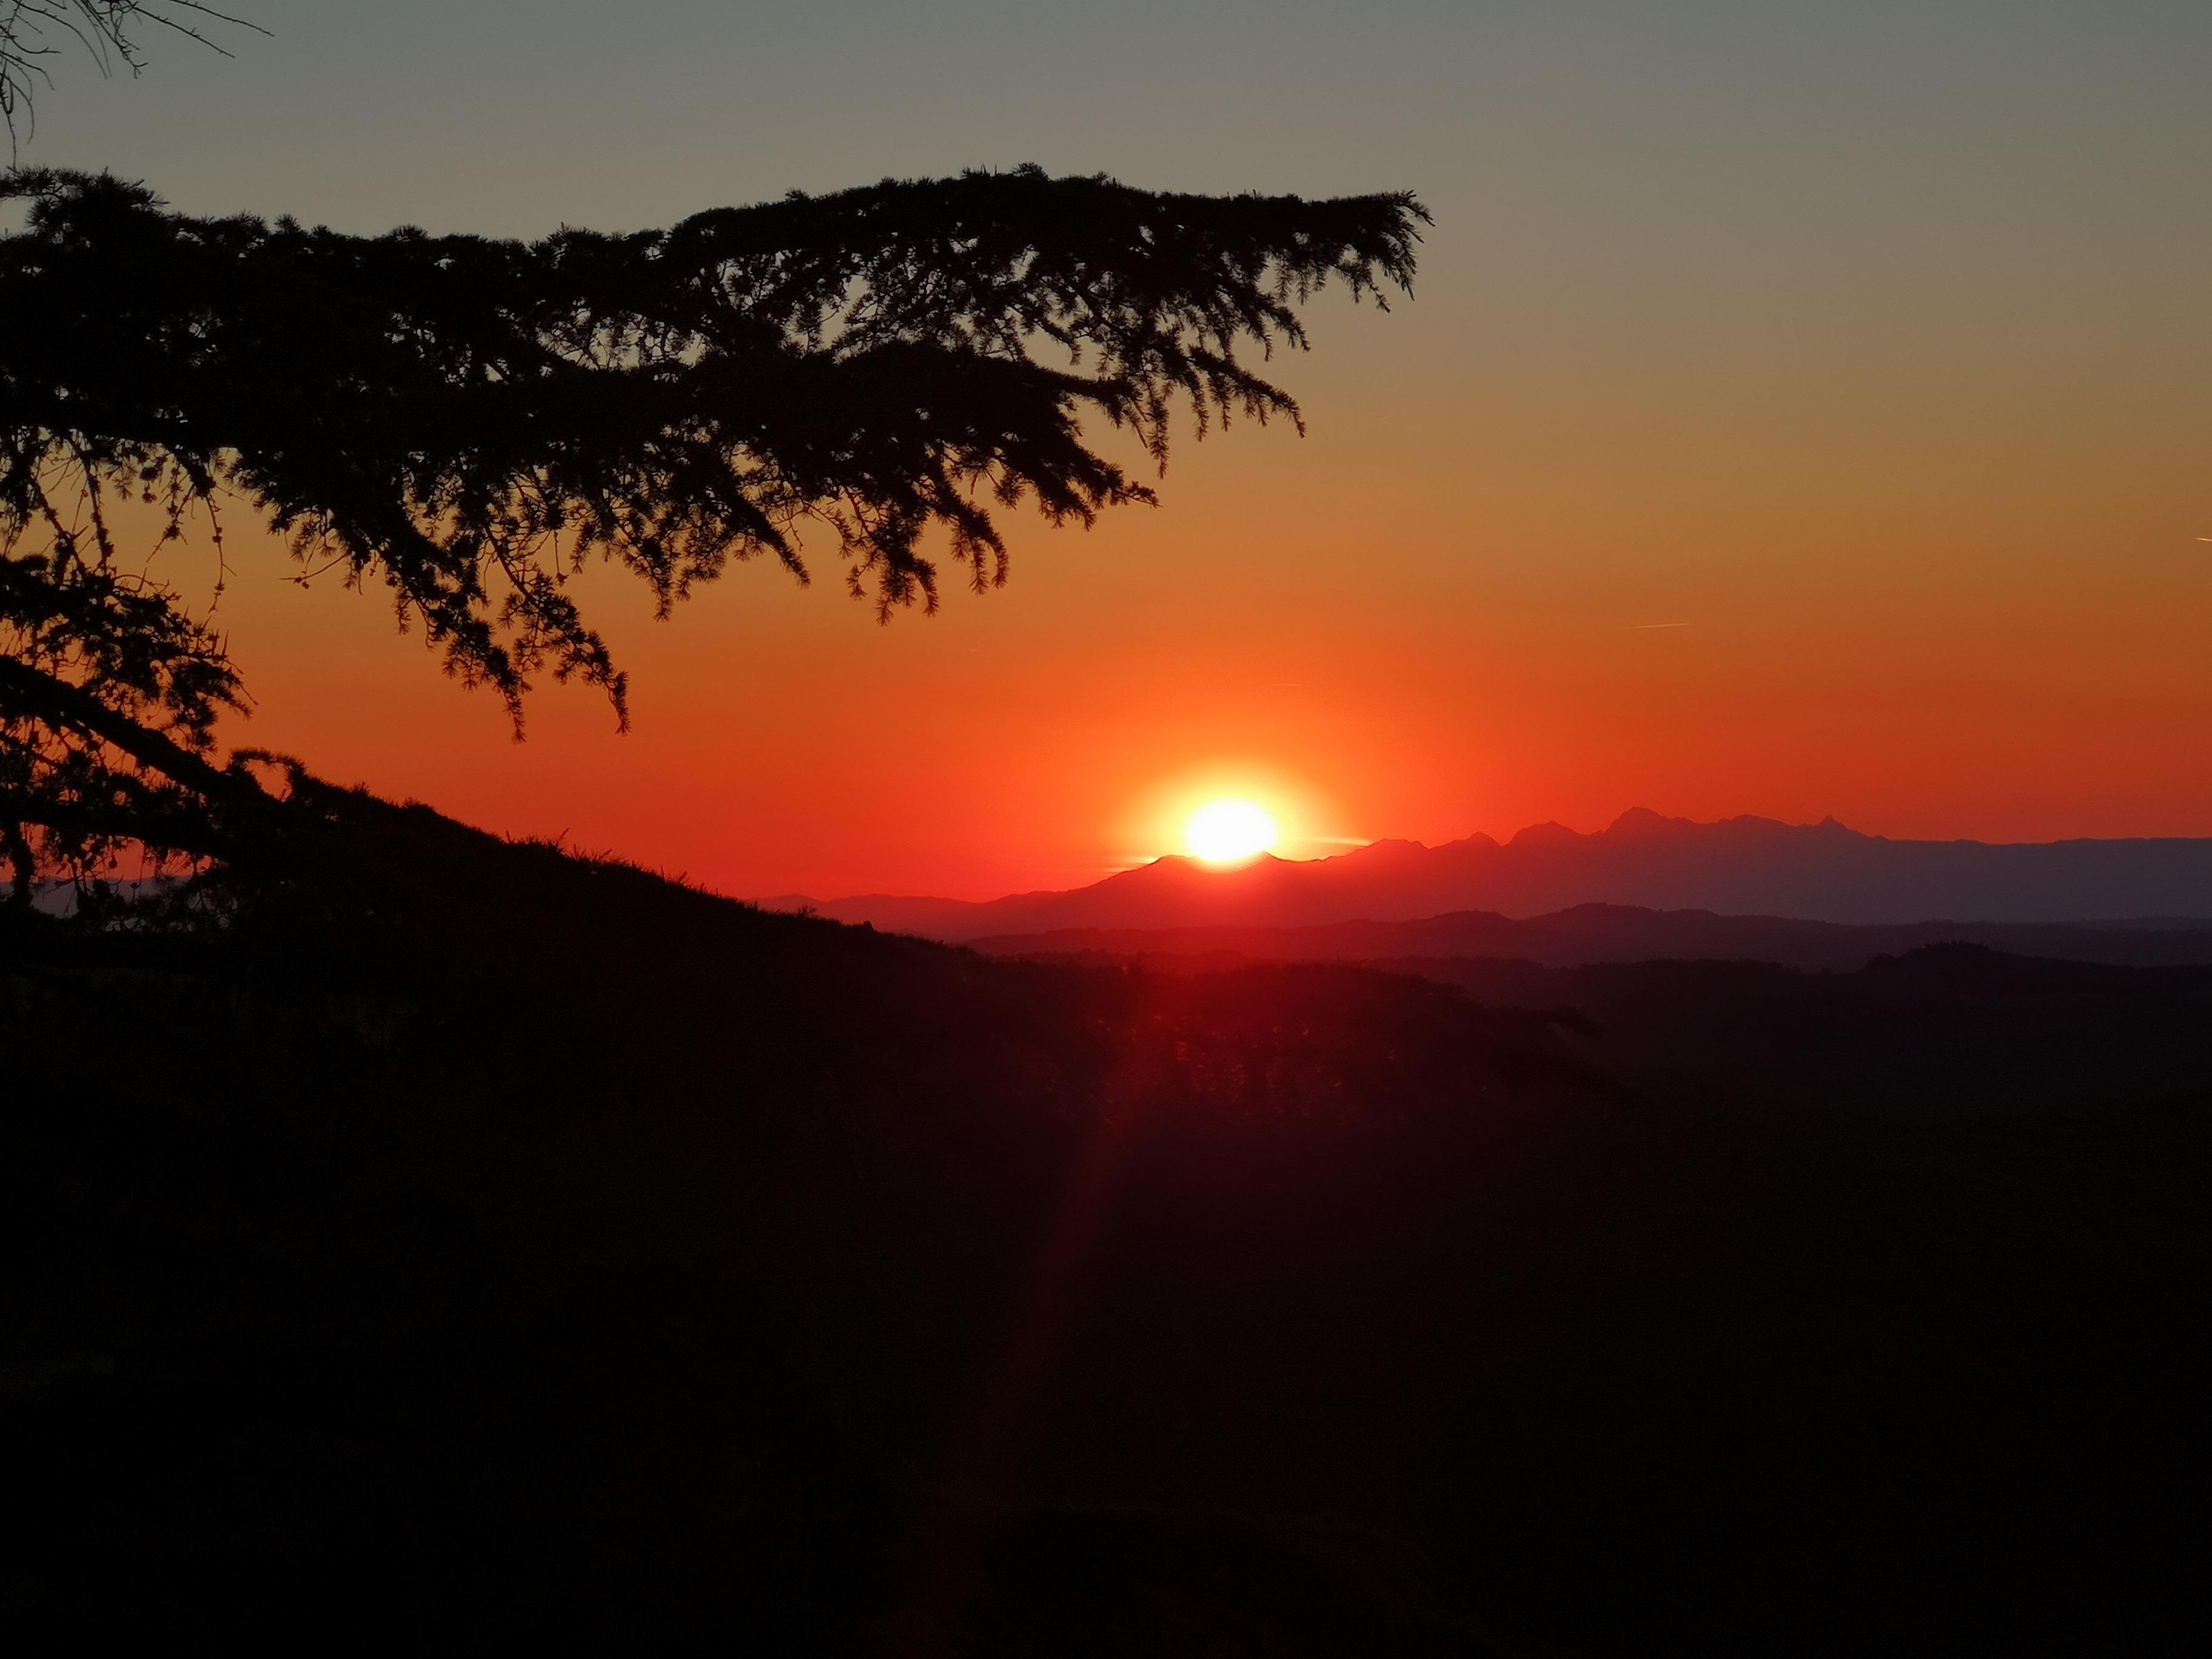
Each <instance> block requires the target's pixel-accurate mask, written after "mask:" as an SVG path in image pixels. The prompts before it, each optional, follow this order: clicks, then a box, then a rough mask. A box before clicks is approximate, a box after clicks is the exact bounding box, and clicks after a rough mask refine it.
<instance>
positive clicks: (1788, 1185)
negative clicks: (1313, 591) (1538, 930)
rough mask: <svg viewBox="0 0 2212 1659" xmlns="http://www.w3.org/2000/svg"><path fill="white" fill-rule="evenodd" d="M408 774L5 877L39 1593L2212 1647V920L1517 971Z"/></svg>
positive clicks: (801, 1631)
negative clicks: (201, 914) (2174, 931)
mask: <svg viewBox="0 0 2212 1659" xmlns="http://www.w3.org/2000/svg"><path fill="white" fill-rule="evenodd" d="M355 810H356V811H357V812H358V814H359V815H360V816H361V817H362V819H363V821H364V823H365V824H366V825H367V826H368V827H366V828H364V829H363V830H362V836H364V837H365V839H364V841H363V842H362V850H361V851H360V852H359V854H358V856H357V858H356V859H355V860H353V861H351V862H350V863H349V865H348V866H347V867H346V868H345V870H344V872H343V878H340V877H339V875H338V874H337V872H333V871H332V870H331V869H328V868H325V869H323V870H322V872H321V873H319V874H309V875H307V876H303V877H300V878H295V879H289V880H287V881H285V882H281V883H271V884H267V885H266V886H265V888H264V890H258V891H256V892H254V893H252V894H250V895H249V896H248V902H247V903H246V908H245V909H244V910H243V912H242V913H241V914H240V916H239V918H238V919H237V921H235V922H234V924H233V925H231V926H229V927H227V928H224V929H222V930H221V931H219V932H217V933H212V934H209V935H204V936H201V937H197V938H173V937H164V936H155V935H131V936H118V935H103V936H91V937H88V936H86V935H83V934H82V933H72V932H70V930H68V929H67V928H65V927H62V926H59V925H58V924H53V923H52V922H50V921H45V920H43V919H39V920H37V921H36V923H35V925H32V924H22V925H19V926H15V927H11V928H10V929H9V931H7V932H6V933H4V934H0V1180H4V1182H5V1208H4V1212H0V1213H4V1218H5V1219H4V1225H5V1227H6V1230H7V1233H6V1251H7V1255H6V1262H5V1267H6V1271H5V1274H4V1280H3V1281H0V1285H3V1286H4V1288H0V1296H4V1301H0V1331H3V1332H4V1337H0V1340H4V1342H5V1345H6V1346H5V1350H4V1352H0V1410H4V1422H5V1425H6V1429H5V1439H4V1453H5V1457H6V1468H5V1469H4V1471H3V1472H0V1483H4V1485H3V1486H0V1489H4V1491H5V1492H6V1493H7V1495H8V1496H7V1503H6V1504H5V1513H6V1516H7V1517H8V1522H9V1527H10V1528H11V1530H12V1532H13V1534H14V1535H13V1536H12V1537H11V1538H9V1540H8V1541H7V1550H6V1553H5V1555H4V1557H0V1617H4V1619H5V1621H6V1626H7V1627H8V1628H9V1629H10V1630H11V1631H15V1632H43V1633H44V1634H43V1639H44V1640H45V1641H49V1642H51V1641H52V1640H55V1639H57V1638H66V1639H68V1640H70V1641H71V1642H73V1643H82V1642H86V1641H88V1640H90V1639H96V1638H99V1637H100V1636H102V1635H111V1634H114V1633H118V1632H125V1633H127V1632H138V1633H140V1634H142V1635H143V1634H149V1633H153V1632H159V1633H161V1634H162V1635H163V1636H164V1637H165V1638H168V1643H167V1644H171V1645H183V1646H195V1645H212V1644H220V1645H227V1646H237V1645H240V1644H248V1645H252V1644H275V1643H277V1642H280V1641H281V1642H283V1643H285V1644H288V1645H299V1646H307V1645H310V1644H312V1646H313V1647H314V1648H316V1649H331V1648H348V1647H355V1648H377V1649H388V1648H390V1647H391V1646H392V1645H394V1644H403V1643H404V1644H424V1645H427V1644H433V1643H435V1644H441V1645H444V1644H456V1643H459V1642H483V1641H497V1642H501V1643H507V1642H514V1643H520V1642H524V1641H532V1642H536V1643H539V1644H556V1645H582V1644H592V1645H608V1644H617V1643H619V1644H623V1646H625V1647H627V1648H632V1649H635V1648H641V1647H642V1648H651V1647H673V1646H676V1645H678V1644H679V1643H680V1644H683V1645H685V1646H690V1645H692V1644H706V1643H708V1642H711V1643H714V1644H717V1645H719V1646H723V1647H728V1646H732V1645H735V1646H743V1647H750V1648H752V1649H755V1650H759V1651H763V1652H832V1653H847V1652H849V1653H860V1654H869V1653H893V1654H906V1653H915V1654H920V1653H985V1654H1063V1653H1066V1654H1083V1653H1100V1654H1121V1653H1147V1654H1152V1653H1186V1652H1188V1653H1206V1654H1213V1653H1218V1654H1236V1653H1250V1654H1285V1653H1316V1654H1386V1653H1405V1654H1466V1655H1498V1656H1550V1655H1580V1654H1590V1655H1605V1654H1646V1653H1662V1652H1682V1653H1711V1652H1717V1651H1747V1652H1760V1653H1774V1654H1780V1653H1803V1652H1814V1651H1834V1652H1930V1653H1960V1652H1969V1651H1990V1652H2017V1651H2026V1650H2050V1651H2074V1652H2097V1653H2163V1652H2173V1653H2181V1652H2197V1651H2202V1650H2203V1645H2204V1643H2205V1641H2206V1638H2207V1637H2208V1635H2212V1620H2208V1616H2207V1607H2206V1605H2205V1602H2206V1591H2205V1589H2204V1586H2205V1583H2206V1581H2207V1574H2206V1571H2205V1570H2206V1566H2207V1561H2206V1553H2205V1540H2206V1532H2205V1527H2204V1521H2205V1514H2204V1492H2205V1490H2206V1477H2207V1475H2208V1474H2212V1468H2208V1467H2207V1460H2206V1458H2205V1456H2204V1454H2203V1449H2202V1444H2201V1442H2202V1441H2203V1438H2204V1437H2203V1429H2202V1425H2203V1410H2204V1399H2205V1397H2206V1395H2205V1390H2204V1388H2203V1367H2202V1364H2201V1362H2200V1358H2199V1356H2200V1354H2201V1353H2202V1352H2203V1349H2204V1346H2205V1344H2204V1338H2205V1334H2206V1333H2205V1322H2206V1307H2207V1298H2206V1295H2205V1286H2206V1281H2207V1270H2208V1267H2212V1220H2209V1219H2208V1211H2207V1207H2206V1205H2205V1201H2204V1200H2205V1195H2206V1175H2207V1172H2208V1169H2212V1085H2208V1082H2207V1076H2208V1073H2207V1071H2206V1066H2205V1061H2206V1059H2207V1054H2208V1042H2207V1035H2208V1032H2212V970H2208V971H2200V970H2193V969H2121V968H2078V967H2074V966H2071V965H2069V964H2063V963H2047V962H2040V963H2023V962H2021V960H2020V959H2017V958H2012V957H2003V956H2000V955H1996V954H1995V953H1992V952H1990V951H1971V950H1965V951H1961V950H1953V951H1945V950H1942V949H1936V950H1933V951H1920V952H1915V953H1912V954H1911V955H1908V956H1905V957H1899V958H1894V959H1891V960H1889V961H1888V962H1887V963H1876V964H1875V965H1874V966H1873V967H1871V968H1869V969H1865V970H1863V972H1862V973H1860V974H1857V975H1827V976H1822V975H1802V974H1792V973H1790V972H1788V970H1784V969H1761V968H1755V967H1751V966H1745V965H1741V964H1739V965H1735V966H1733V967H1731V966H1729V965H1725V964H1721V965H1716V964H1680V963H1675V964H1666V963H1659V964H1650V965H1646V966H1642V967H1618V968H1607V969H1588V970H1575V971H1574V972H1562V971H1559V970H1545V969H1532V968H1528V967H1526V966H1525V965H1523V966H1520V967H1515V966H1514V965H1512V964H1504V965H1499V964H1490V965H1487V966H1481V965H1478V966H1475V967H1466V966H1464V965H1462V967H1461V968H1460V969H1456V970H1454V971H1455V972H1456V973H1457V975H1458V976H1459V977H1460V978H1461V979H1462V980H1463V981H1466V982H1467V983H1468V984H1469V985H1471V986H1472V987H1473V988H1474V990H1475V991H1476V992H1477V993H1479V994H1484V995H1486V996H1489V997H1490V998H1491V999H1492V1001H1493V1002H1494V1003H1496V1004H1498V1005H1501V1006H1485V1005H1481V1004H1478V1003H1477V1002H1476V1001H1474V1000H1471V999H1470V998H1469V997H1468V995H1467V994H1464V993H1463V992H1462V990H1460V989H1458V988H1455V987H1452V986H1449V985H1444V984H1440V983H1437V982H1435V981H1436V979H1437V978H1439V977H1443V978H1449V977H1452V976H1453V974H1452V973H1450V972H1445V971H1443V970H1440V969H1437V965H1436V964H1434V963H1426V964H1407V965H1408V966H1413V967H1419V968H1420V969H1421V970H1422V971H1424V972H1426V973H1429V974H1430V975H1431V978H1428V979H1424V978H1420V977H1416V976H1413V975H1410V974H1402V975H1394V974H1389V973H1383V972H1379V971H1376V970H1373V969H1359V968H1352V967H1346V966H1334V965H1315V966H1304V967H1298V966H1273V967H1269V966H1248V967H1243V968H1239V969H1228V970H1224V971H1221V972H1217V973H1202V974H1194V973H1189V972H1161V971H1152V970H1147V969H1130V968H1127V967H1124V966H1119V965H1114V964H1110V963H1098V964H1091V965H1083V964H1067V963H1060V964H1054V963H1018V962H993V961H988V960H986V959H984V958H981V957H975V956H971V955H969V954H966V953H963V952H960V951H953V950H950V949H946V948H943V947H939V946H936V945H925V944H922V943H921V942H919V941H915V940H909V939H896V938H891V937H886V936H881V935H877V934H873V933H867V932H866V931H864V930H857V929H848V928H842V927H836V926H833V925H831V924H829V923H826V922H819V921H811V920H808V919H805V918H799V917H792V916H780V915H766V914H763V913H759V912H756V911H751V910H749V909H746V908H744V907H741V906H738V905H734V904H731V903H728V902H722V901H720V900H715V899H711V898H708V897H705V896H701V895H698V894H696V893H693V892H690V891H688V890H684V889H681V888H678V887H676V886H672V885H670V884H665V883H662V882H659V881H658V880H655V879H654V878H650V877H647V876H644V875H641V874H640V873H637V872H632V871H628V870H624V869H621V868H617V867H611V866H595V865H590V864H586V863H581V862H578V861H574V860H568V859H564V858H562V857H561V856H560V855H558V854H555V853H553V852H550V851H549V850H547V849H544V848H515V847H508V846H504V845H501V844H500V843H496V842H491V841H489V840H488V839H485V838H483V837H479V836H474V835H472V834H471V833H469V832H466V831H464V830H460V829H458V828H456V827H453V826H451V825H449V824H447V823H443V822H442V821H440V820H436V819H435V818H433V817H430V816H429V815H428V814H425V813H420V812H415V813H399V812H396V811H390V810H388V809H381V808H377V807H374V805H372V804H369V803H366V802H362V803H357V804H356V808H355ZM1484 975H1489V978H1488V979H1487V980H1485V979H1484ZM1546 975H1551V976H1550V977H1547V976H1546ZM1578 975H1579V976H1578ZM1555 993H1556V994H1555ZM1504 1004H1518V1005H1520V1006H1502V1005H1504ZM1577 1011H1578V1012H1577Z"/></svg>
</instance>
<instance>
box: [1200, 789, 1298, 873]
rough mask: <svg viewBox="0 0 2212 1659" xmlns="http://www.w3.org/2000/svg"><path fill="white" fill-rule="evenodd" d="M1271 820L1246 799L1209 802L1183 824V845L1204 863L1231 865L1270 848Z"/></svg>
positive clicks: (1273, 835)
mask: <svg viewBox="0 0 2212 1659" xmlns="http://www.w3.org/2000/svg"><path fill="white" fill-rule="evenodd" d="M1276 838H1277V831H1276V829H1275V820H1274V818H1273V817H1272V816H1270V815H1269V813H1268V811H1267V808H1265V807H1263V806H1261V805H1257V804H1255V802H1252V801H1249V800H1217V801H1209V802H1208V803H1206V805H1204V806H1201V807H1200V808H1199V809H1198V811H1195V812H1194V813H1192V814H1191V815H1190V821H1189V822H1188V823H1186V824H1184V825H1183V829H1182V839H1183V845H1184V846H1186V847H1188V848H1189V849H1190V854H1191V856H1192V857H1193V858H1196V859H1202V860H1205V861H1206V863H1208V864H1234V863H1235V862H1237V860H1239V859H1249V858H1252V857H1254V856H1255V855H1257V854H1261V853H1267V852H1272V851H1273V850H1274V846H1275V842H1276Z"/></svg>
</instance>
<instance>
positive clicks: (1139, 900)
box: [755, 807, 2212, 943]
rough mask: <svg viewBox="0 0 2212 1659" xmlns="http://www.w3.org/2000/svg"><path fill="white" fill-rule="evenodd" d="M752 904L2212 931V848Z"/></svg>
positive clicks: (1700, 855) (940, 920)
mask: <svg viewBox="0 0 2212 1659" xmlns="http://www.w3.org/2000/svg"><path fill="white" fill-rule="evenodd" d="M755 902H757V903H758V904H759V905H761V906H762V908H767V909H781V910H793V909H801V908H805V909H811V910H813V911H815V912H816V913H817V914H819V915H823V916H827V917H829V918H831V919H833V920H836V921H846V922H863V921H865V922H867V923H869V924H871V925H872V926H874V927H878V928H880V929H884V930H887V931H890V932H896V933H918V934H921V935H922V936H924V937H926V938H930V939H944V940H948V941H951V942H954V943H969V942H973V941H976V940H982V939H1006V938H1008V937H1010V936H1019V937H1023V938H1027V937H1029V936H1034V935H1039V934H1045V933H1058V932H1060V931H1063V930H1066V929H1083V928H1094V929H1148V930H1150V929H1163V928H1188V927H1262V928H1279V927H1326V926H1329V925H1332V924H1336V923H1342V922H1352V921H1373V922H1384V921H1393V922H1403V921H1420V920H1424V919H1426V918H1431V917H1443V916H1446V915H1452V914H1454V913H1466V912H1489V913H1492V915H1494V916H1496V917H1498V918H1500V919H1510V918H1531V917H1538V916H1547V915H1552V914H1553V913H1557V912H1561V911H1567V910H1571V909H1574V908H1577V907H1579V906H1583V905H1591V904H1598V905H1611V906H1629V907H1636V908H1643V909H1648V910H1659V911H1705V912H1711V913H1714V914H1715V915H1717V916H1733V917H1771V918H1781V919H1786V920H1790V921H1814V922H1829V923H1837V924H1850V925H1855V926H1885V927H1894V926H1898V925H1901V924H1909V923H1917V922H1933V921H1948V922H1975V923H2007V924H2018V925H2027V924H2036V925H2049V924H2067V923H2079V922H2088V921H2106V922H2109V921H2129V922H2140V921H2142V920H2144V919H2163V920H2164V921H2168V922H2172V921H2182V920H2187V919H2203V920H2204V921H2207V923H2208V925H2212V838H2196V839H2184V838H2179V837H2170V838H2163V839H2132V840H2110V841H2095V840H2073V841H2059V842H1975V841H1946V842H1935V841H1893V840H1891V839H1889V838H1887V837H1886V836H1868V835H1862V834H1860V833H1859V832H1857V830H1853V829H1847V828H1845V827H1844V825H1843V824H1840V823H1837V822H1836V821H1835V820H1834V819H1833V818H1826V819H1823V820H1822V821H1821V822H1820V823H1815V824H1789V823H1779V822H1777V821H1776V820H1774V819H1771V818H1761V817H1732V818H1725V819H1723V820H1721V821H1720V822H1718V823H1696V822H1693V821H1692V820H1690V819H1687V818H1674V817H1662V816H1661V815H1660V814H1658V813H1656V812H1653V811H1648V810H1645V809H1644V808H1640V807H1639V808H1637V809H1634V810H1632V811H1627V812H1624V813H1622V814H1621V815H1620V817H1618V818H1616V819H1615V820H1613V823H1611V824H1610V825H1608V826H1607V828H1606V829H1602V830H1599V831H1596V832H1595V833H1590V834H1583V833H1580V832H1577V831H1576V830H1573V829H1568V828H1566V827H1565V825H1563V824H1558V823H1541V824H1536V825H1534V826H1532V827H1530V828H1528V829H1523V830H1522V831H1521V832H1520V833H1519V834H1518V835H1516V836H1514V837H1513V838H1512V839H1511V840H1510V841H1506V842H1499V841H1498V840H1496V839H1494V838H1493V837H1492V836H1486V835H1474V836H1468V837H1467V838H1466V839H1465V840H1463V841H1455V842H1447V843H1445V844H1443V846H1439V847H1426V846H1424V845H1422V844H1421V843H1419V842H1411V841H1378V842H1372V843H1370V845H1368V846H1365V847H1362V848H1358V849H1357V850H1356V851H1353V852H1350V853H1346V854H1341V855H1340V856H1338V857H1334V858H1327V859H1314V860H1288V859H1279V858H1275V857H1273V856H1262V857H1261V858H1258V859H1255V860H1252V861H1251V862H1250V863H1249V864H1244V865H1241V866H1235V867H1232V868H1229V869H1215V868H1210V867H1208V866H1204V865H1201V864H1199V863H1197V862H1195V861H1194V860H1189V859H1184V858H1176V857H1169V858H1162V859H1158V860H1154V861H1153V862H1152V863H1150V864H1146V865H1142V866H1139V867H1137V868H1135V869H1133V870H1126V871H1122V872H1119V873H1118V874H1115V875H1112V876H1109V877H1108V878H1106V879H1104V880H1103V881H1099V882H1096V883H1094V884H1091V885H1090V886H1087V887H1080V888H1076V889H1073V890H1068V891H1065V892H1036V893H1019V894H1015V895H1012V896H1008V897H1006V898H1000V899H992V900H987V901H984V902H969V901H963V900H958V899H944V898H924V897H907V896H895V895H888V894H869V895H864V896H858V897H853V898H844V899H836V900H829V901H817V900H814V899H810V898H807V897H805V896H799V895H793V894H787V895H781V896H775V897H770V898H763V899H759V900H757V901H755Z"/></svg>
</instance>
